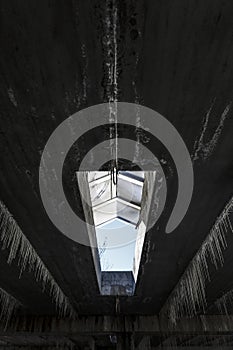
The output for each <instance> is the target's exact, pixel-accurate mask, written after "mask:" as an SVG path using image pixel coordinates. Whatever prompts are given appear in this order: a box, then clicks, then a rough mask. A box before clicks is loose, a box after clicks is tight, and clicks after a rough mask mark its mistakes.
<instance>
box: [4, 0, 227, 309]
mask: <svg viewBox="0 0 233 350" xmlns="http://www.w3.org/2000/svg"><path fill="white" fill-rule="evenodd" d="M108 3H110V1H108ZM106 8H107V7H106V4H105V2H101V1H95V0H92V1H91V0H86V1H81V0H80V1H76V0H74V1H71V0H66V1H60V0H56V1H55V0H54V1H49V0H48V1H40V2H35V1H17V0H13V1H1V2H0V10H1V17H0V21H1V22H0V23H1V31H0V47H1V54H0V96H1V98H0V106H1V109H0V151H1V152H0V154H1V167H0V196H1V200H2V201H3V202H4V203H5V205H6V206H7V207H8V209H9V211H10V212H11V213H12V215H13V216H14V218H15V220H16V221H17V223H18V225H19V226H20V228H21V230H22V231H23V232H24V234H25V235H26V236H27V238H28V239H29V241H30V242H31V244H32V245H33V247H34V248H35V249H36V251H37V253H38V255H39V256H40V257H41V259H42V260H43V262H44V263H45V265H46V266H47V268H48V269H49V271H50V272H51V273H52V275H53V277H54V278H55V280H56V281H57V283H58V284H59V286H60V287H61V289H62V290H63V292H64V293H65V294H66V295H67V296H68V298H69V299H70V301H71V303H72V304H73V305H74V306H75V308H76V310H77V311H78V313H79V314H91V315H95V314H112V315H114V314H115V312H116V298H115V297H110V296H107V297H106V296H101V295H100V294H99V290H98V284H97V279H96V275H95V271H94V264H93V259H92V255H91V251H90V249H89V248H88V247H85V246H81V245H79V244H77V243H74V242H72V241H70V240H69V239H68V238H66V237H65V236H63V235H62V234H61V233H60V232H58V230H57V229H56V228H55V227H54V226H53V224H52V223H51V222H50V221H49V219H48V217H47V215H46V212H45V210H44V208H43V205H42V202H41V199H40V195H39V188H38V169H39V162H40V156H41V153H42V151H43V148H44V146H45V143H46V141H47V139H48V137H49V136H50V134H51V133H52V132H53V130H54V129H55V128H56V127H57V126H58V125H59V124H60V123H61V122H62V121H63V120H65V119H66V118H67V117H68V116H70V115H72V114H73V113H75V112H77V111H78V110H81V109H83V108H86V107H89V106H92V105H95V104H98V103H102V102H107V101H108V94H109V90H108V89H109V88H108V85H107V83H108V81H107V80H108V76H107V74H108V73H107V71H106V60H107V58H106V33H105V30H106V28H105V26H106ZM117 8H118V16H119V17H118V24H117V26H118V32H117V33H118V34H117V35H118V36H117V40H118V51H119V52H118V71H119V72H118V96H117V97H118V100H119V101H125V102H136V103H140V104H142V105H145V106H147V107H149V108H151V109H153V110H155V111H157V112H159V113H161V114H162V115H163V116H165V117H166V118H167V119H168V120H169V121H170V122H171V123H172V124H173V125H174V126H175V127H176V129H177V130H178V131H179V133H180V135H181V136H182V137H183V139H184V141H185V143H186V145H187V148H188V150H189V152H190V154H191V155H193V166H194V176H195V185H194V193H193V198H192V202H191V205H190V208H189V210H188V212H187V215H186V216H185V218H184V220H183V222H182V223H181V224H180V225H179V227H178V228H177V229H176V230H175V232H173V233H172V234H170V235H166V234H165V232H164V231H165V224H166V222H167V219H168V217H169V213H170V211H171V207H172V205H173V204H174V200H175V196H176V191H177V179H176V172H175V168H174V164H173V163H172V161H171V159H170V156H169V155H166V153H165V150H164V149H163V147H161V146H160V145H157V144H156V142H155V141H154V140H153V139H151V140H150V141H149V142H148V143H146V145H147V146H148V147H150V148H151V149H152V150H153V151H154V152H155V153H156V156H157V158H158V159H160V160H161V159H163V160H164V171H165V174H166V176H167V181H168V192H169V193H170V195H169V197H168V198H170V201H168V202H167V205H166V208H165V211H164V213H163V215H162V216H161V218H160V220H159V222H158V223H157V225H156V226H155V227H154V228H153V229H151V230H150V232H149V233H148V234H147V237H146V243H145V246H144V252H143V257H142V263H141V269H140V275H139V279H138V283H137V286H136V294H135V296H133V297H121V298H120V312H121V313H123V314H157V313H159V311H160V310H161V308H162V306H163V304H164V303H165V301H166V299H167V298H168V296H169V294H170V293H171V291H172V290H173V288H174V287H175V285H176V284H177V282H178V280H179V278H180V277H181V275H182V273H183V272H184V270H185V268H186V267H187V266H188V264H189V261H190V260H191V259H192V257H193V256H194V254H195V253H196V251H197V250H198V248H199V247H200V245H201V243H202V242H203V240H204V238H205V237H206V236H207V234H208V233H209V231H210V230H211V228H212V226H213V224H214V222H215V220H216V218H217V216H218V215H219V214H220V212H221V211H222V210H223V208H224V207H225V205H226V203H227V202H228V201H229V199H230V197H231V195H232V192H233V191H232V177H233V162H232V152H233V141H232V130H233V119H232V109H231V108H230V103H231V101H232V99H233V28H232V14H233V3H232V2H231V1H229V0H228V1H227V0H225V1H224V0H205V1H203V0H198V1H197V0H189V1H186V0H182V1H181V0H175V1H174V0H170V1H168V0H165V1H164V0H163V1H162V0H161V1H159V0H153V1H149V0H142V1H136V0H135V1H119V2H117ZM211 106H212V109H211ZM227 107H229V111H228V113H226V116H225V115H224V114H223V112H224V110H225V109H226V108H227ZM210 109H211V111H210V113H209V120H208V125H207V128H206V130H205V134H204V138H202V136H201V134H202V131H203V123H204V120H205V118H206V115H207V112H208V111H209V110H210ZM126 135H127V136H128V137H131V138H134V137H135V136H134V130H130V129H129V130H128V131H126ZM88 137H91V140H92V141H91V142H93V143H95V144H97V143H98V142H100V141H102V139H103V137H102V130H97V132H96V134H93V135H88V136H87V137H86V138H85V137H84V138H83V140H81V141H80V144H79V148H78V152H79V155H78V156H79V157H81V156H83V155H84V154H85V152H86V151H87V150H88V147H89V145H88V144H87V142H86V139H88ZM198 140H199V146H200V147H197V144H198V143H196V148H195V141H198ZM142 142H143V141H142ZM227 241H228V249H227V250H226V252H225V253H224V255H225V264H224V267H223V268H221V269H220V270H219V271H217V272H216V270H215V269H214V268H212V267H211V266H210V270H211V277H212V282H211V284H210V283H209V284H208V285H207V296H208V301H209V303H210V304H212V303H213V301H214V300H216V299H217V298H219V297H220V296H221V295H222V294H223V293H224V292H226V291H227V290H230V289H231V288H232V287H233V276H232V268H233V260H232V249H233V236H232V235H231V234H228V235H227ZM0 272H1V279H0V287H2V288H3V289H5V290H6V291H7V292H9V293H10V294H12V295H13V296H14V297H16V298H17V299H18V300H19V301H20V302H21V303H22V304H23V305H24V306H25V307H26V308H27V310H28V312H29V313H32V314H38V315H39V314H42V315H43V314H54V313H55V308H54V306H53V304H52V303H51V299H50V297H49V292H48V291H45V292H44V293H42V290H41V285H40V283H37V282H36V281H35V278H34V277H33V273H32V272H31V273H30V272H27V271H25V272H23V274H22V277H21V278H20V279H19V278H18V275H19V267H18V265H17V260H16V261H14V262H13V263H12V264H11V265H9V264H7V251H3V252H2V253H1V257H0Z"/></svg>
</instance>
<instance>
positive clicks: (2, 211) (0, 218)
mask: <svg viewBox="0 0 233 350" xmlns="http://www.w3.org/2000/svg"><path fill="white" fill-rule="evenodd" d="M0 240H1V241H2V249H9V255H8V261H7V262H8V263H9V264H11V262H12V261H13V260H14V259H15V258H16V257H18V265H19V266H20V274H21V273H22V272H23V271H24V270H25V269H26V268H28V269H29V271H33V272H34V275H35V278H36V280H37V281H40V282H41V284H42V288H43V290H44V289H45V287H46V286H47V287H48V288H49V291H50V295H51V297H52V299H53V301H55V303H56V307H57V310H58V312H59V314H60V315H61V316H70V317H72V316H74V311H73V308H72V306H71V304H70V302H69V300H68V298H67V297H66V296H65V295H64V293H63V291H62V290H61V288H60V287H59V285H58V284H57V282H56V281H55V280H54V278H53V276H52V275H51V273H50V272H49V270H48V269H47V267H46V266H45V264H44V263H43V261H42V260H41V258H40V257H39V256H38V254H37V252H36V251H35V249H34V248H33V246H32V245H31V243H30V242H29V240H28V239H27V238H26V236H25V235H24V233H23V232H22V230H21V229H20V227H19V226H18V224H17V222H16V221H15V219H14V218H13V216H12V215H11V213H10V212H9V211H8V209H7V207H6V206H5V205H4V204H3V203H2V202H1V201H0Z"/></svg>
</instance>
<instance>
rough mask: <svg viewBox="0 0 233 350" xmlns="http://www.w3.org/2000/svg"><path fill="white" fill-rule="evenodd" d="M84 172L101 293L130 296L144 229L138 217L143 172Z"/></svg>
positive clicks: (143, 182) (142, 242) (143, 179)
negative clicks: (96, 250)
mask: <svg viewBox="0 0 233 350" xmlns="http://www.w3.org/2000/svg"><path fill="white" fill-rule="evenodd" d="M86 173H87V176H86V177H87V183H88V187H89V192H90V201H91V208H92V213H93V219H94V225H95V234H96V240H97V245H98V254H99V261H100V268H101V275H102V294H119V293H120V294H123V295H124V294H128V295H132V294H133V292H134V285H135V282H136V280H137V276H138V271H139V266H140V260H141V253H142V249H143V244H144V238H145V232H146V223H144V222H143V220H142V219H141V212H142V211H141V209H142V208H141V205H142V198H143V191H144V190H145V189H144V187H145V186H144V185H145V179H146V178H147V172H143V171H132V172H131V171H119V172H117V173H115V174H113V173H110V172H108V171H87V172H86ZM147 185H148V183H147ZM145 193H147V191H145ZM145 193H144V197H145ZM144 200H145V198H144ZM127 281H128V282H127ZM103 283H104V287H103ZM121 283H123V284H124V286H122V285H121ZM117 286H118V287H117Z"/></svg>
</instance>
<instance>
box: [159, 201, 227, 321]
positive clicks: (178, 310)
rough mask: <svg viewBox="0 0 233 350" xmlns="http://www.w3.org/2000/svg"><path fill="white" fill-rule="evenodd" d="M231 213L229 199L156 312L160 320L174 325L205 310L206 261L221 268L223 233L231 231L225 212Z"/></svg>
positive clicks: (224, 243) (207, 272) (207, 273)
mask: <svg viewBox="0 0 233 350" xmlns="http://www.w3.org/2000/svg"><path fill="white" fill-rule="evenodd" d="M232 210H233V197H232V198H231V199H230V201H229V202H228V203H227V205H226V206H225V208H224V209H223V211H222V213H221V214H220V215H219V217H218V218H217V220H216V221H215V224H214V226H213V227H212V229H211V231H210V232H209V234H208V236H207V237H206V239H205V240H204V242H203V243H202V245H201V247H200V248H199V250H198V251H197V253H196V254H195V256H194V258H193V259H192V260H191V262H190V263H189V265H188V267H187V268H186V270H185V272H184V273H183V275H182V276H181V278H180V280H179V282H178V283H177V285H176V286H175V288H174V289H173V291H172V293H171V294H170V296H169V297H168V299H167V301H166V302H165V304H164V306H163V307H162V309H161V311H160V316H161V319H164V317H165V318H166V317H167V318H168V319H169V320H170V321H171V323H173V324H175V323H176V322H177V320H178V319H179V318H180V317H182V316H184V317H185V316H194V315H196V314H197V313H198V312H199V311H203V312H204V311H205V308H206V293H205V286H206V280H210V276H209V270H208V261H209V259H210V261H211V262H212V263H213V264H214V266H215V268H216V269H217V268H218V267H219V266H222V265H223V262H224V261H223V250H224V249H226V239H225V234H226V232H227V230H228V229H230V230H231V232H233V227H232V224H231V221H230V217H229V213H230V212H232Z"/></svg>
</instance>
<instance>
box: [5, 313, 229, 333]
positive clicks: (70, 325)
mask: <svg viewBox="0 0 233 350" xmlns="http://www.w3.org/2000/svg"><path fill="white" fill-rule="evenodd" d="M232 332H233V315H231V316H220V315H215V316H200V317H195V318H183V319H181V320H179V322H178V323H177V324H176V325H175V326H173V327H172V328H171V327H169V326H168V325H167V324H164V323H161V321H160V320H159V318H158V317H157V316H85V317H84V316H83V317H80V318H78V319H76V320H70V319H57V318H50V317H47V318H46V317H34V318H31V319H30V318H29V317H27V318H18V319H17V320H15V321H14V322H12V324H11V325H10V326H9V327H8V328H7V329H6V330H4V325H0V336H1V335H14V336H17V334H19V335H22V334H23V335H24V336H28V337H30V336H32V333H33V335H45V336H46V335H50V336H51V335H53V336H56V335H57V336H58V337H61V336H65V337H67V336H72V335H74V334H76V335H82V336H84V335H87V336H89V335H91V336H93V335H101V334H103V335H104V334H117V333H118V334H119V333H121V334H126V333H128V334H142V335H160V334H164V333H165V334H177V335H178V334H181V335H184V334H194V335H195V334H197V335H201V334H203V335H205V334H228V333H232Z"/></svg>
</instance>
